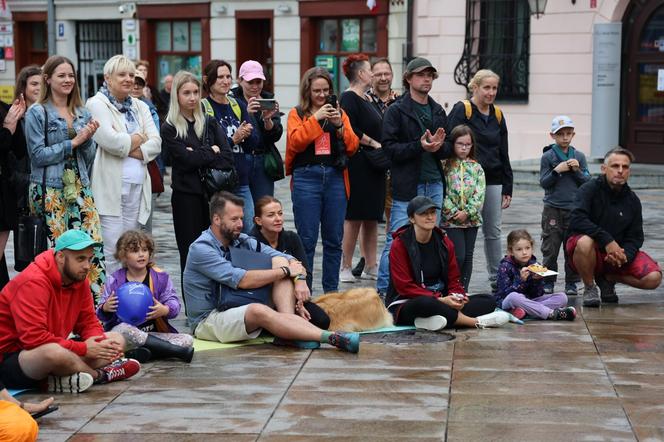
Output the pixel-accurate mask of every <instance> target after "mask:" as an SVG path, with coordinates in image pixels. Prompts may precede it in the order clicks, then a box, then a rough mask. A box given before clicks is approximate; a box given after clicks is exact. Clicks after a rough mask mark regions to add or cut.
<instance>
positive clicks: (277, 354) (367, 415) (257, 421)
mask: <svg viewBox="0 0 664 442" xmlns="http://www.w3.org/2000/svg"><path fill="white" fill-rule="evenodd" d="M288 193H289V191H288V183H287V182H285V181H282V182H280V183H278V185H277V196H278V197H280V198H281V200H282V201H283V203H284V206H285V213H287V214H291V213H292V211H291V210H290V195H289V194H288ZM638 193H639V195H640V197H641V200H642V202H643V206H644V220H645V231H646V241H645V249H646V250H647V251H648V252H649V253H650V254H651V255H652V256H653V257H654V258H655V259H658V260H660V261H661V259H662V257H663V256H664V250H663V249H664V235H663V232H662V229H663V227H662V225H663V223H662V221H663V220H664V219H663V218H664V216H663V212H662V210H661V207H662V206H663V204H664V196H662V194H661V192H660V191H656V190H647V189H645V190H639V192H638ZM541 196H542V192H541V190H540V189H537V188H517V189H516V192H515V195H514V200H513V205H512V207H511V208H509V209H508V210H506V211H505V212H504V218H503V237H504V236H505V235H506V234H507V233H508V232H509V231H510V230H511V229H515V228H527V229H528V230H529V231H530V232H531V233H532V234H533V236H535V237H536V238H537V240H539V233H540V227H539V223H540V214H541V208H542V203H541ZM288 218H289V219H288V220H287V223H286V227H287V228H288V229H293V228H294V227H293V223H292V217H291V216H290V215H288ZM155 237H156V240H157V245H158V248H159V254H158V260H157V262H158V263H159V265H160V266H161V267H162V268H164V269H166V270H167V271H168V272H169V273H170V274H171V276H172V277H173V279H174V280H175V282H176V286H179V265H178V255H177V249H176V247H175V240H174V236H173V231H172V225H171V221H170V197H169V196H168V195H167V194H164V195H161V196H160V197H159V199H158V203H157V213H156V216H155ZM381 243H382V240H381ZM477 244H478V247H477V250H476V255H475V271H474V274H473V279H472V283H471V292H473V293H477V292H486V291H487V290H488V283H487V277H486V270H485V268H484V265H483V260H484V254H483V252H482V248H481V244H482V239H481V235H480V237H479V238H478V242H477ZM8 249H11V246H10V247H8ZM536 249H537V250H539V245H537V246H536ZM356 258H357V257H356ZM9 260H10V262H11V261H12V258H11V257H10V258H9ZM320 263H321V259H320V255H317V257H316V267H315V273H316V278H315V279H316V281H317V282H316V286H315V288H316V290H317V291H318V292H320V284H319V281H320ZM561 264H562V262H561ZM560 286H561V283H559V287H560ZM348 287H351V285H346V287H344V288H348ZM618 293H619V295H620V304H619V305H612V306H604V307H602V308H600V309H592V310H589V309H583V308H582V307H580V300H577V299H575V298H571V299H570V303H571V304H574V305H576V306H577V308H578V310H579V313H580V314H579V317H578V319H577V321H575V322H572V323H570V322H564V323H563V322H548V321H537V322H528V323H527V324H526V325H523V326H517V325H513V324H509V325H508V326H506V327H504V328H501V329H491V330H462V331H451V332H450V333H451V334H452V335H453V336H454V339H453V340H450V341H447V342H436V340H435V339H430V338H431V336H429V335H424V334H422V333H421V332H417V333H416V334H415V339H411V341H412V340H415V341H418V339H417V337H418V335H419V336H421V337H422V339H421V342H416V343H408V344H404V343H389V342H388V343H384V342H383V343H381V342H380V341H378V342H376V340H371V341H372V342H371V343H370V342H365V343H363V345H362V347H361V350H360V353H359V354H357V355H350V354H345V353H341V352H339V351H336V350H334V349H331V348H322V349H320V350H314V351H302V350H291V349H283V348H277V347H273V346H271V345H260V346H249V347H239V348H233V349H226V350H209V351H204V352H197V354H196V355H195V357H194V360H193V362H192V363H191V364H190V365H187V364H182V363H178V362H171V361H160V362H156V363H149V364H144V366H143V369H142V371H141V373H140V374H139V375H137V376H136V377H135V378H134V379H131V380H129V381H126V382H118V383H114V384H110V385H106V386H100V387H94V388H92V389H91V390H89V391H88V392H86V393H84V394H81V395H78V396H71V395H60V396H58V397H57V402H58V403H59V404H60V410H59V411H58V412H56V413H53V414H51V415H49V416H47V417H45V418H42V419H41V420H40V424H41V433H40V438H41V439H43V440H67V439H69V438H71V440H81V441H92V440H94V441H97V440H99V441H115V440H118V441H119V440H141V441H160V442H164V441H169V440H178V441H179V440H185V441H188V440H191V441H198V440H208V439H209V440H221V441H224V440H228V441H254V440H261V441H300V440H302V441H304V440H306V441H309V440H335V441H336V440H382V441H384V440H387V441H389V440H394V441H397V440H398V441H403V440H421V441H425V440H427V441H428V440H432V441H433V440H450V441H458V440H462V441H463V440H496V441H498V440H500V441H502V440H505V441H511V440H537V441H544V440H563V441H569V440H653V441H654V440H664V370H663V369H662V366H663V365H664V303H663V302H662V301H664V296H663V295H662V293H663V291H662V289H661V288H660V289H658V290H655V291H653V292H639V291H637V290H634V289H629V288H627V287H623V286H619V287H618ZM177 324H178V326H179V327H180V328H181V329H184V323H183V320H182V319H179V320H178V321H177ZM411 338H412V337H411ZM425 338H426V339H425ZM388 341H389V339H388ZM24 397H25V398H26V399H29V398H33V399H37V398H38V397H40V396H39V395H34V396H33V395H30V396H24ZM24 400H25V399H24Z"/></svg>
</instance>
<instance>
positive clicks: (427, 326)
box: [415, 315, 447, 331]
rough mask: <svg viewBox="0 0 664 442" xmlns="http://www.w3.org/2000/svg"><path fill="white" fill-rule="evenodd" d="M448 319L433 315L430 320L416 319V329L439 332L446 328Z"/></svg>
mask: <svg viewBox="0 0 664 442" xmlns="http://www.w3.org/2000/svg"><path fill="white" fill-rule="evenodd" d="M446 325H447V319H445V317H444V316H441V315H433V316H429V317H428V318H415V328H417V329H419V330H429V331H438V330H442V329H444V328H445V326H446Z"/></svg>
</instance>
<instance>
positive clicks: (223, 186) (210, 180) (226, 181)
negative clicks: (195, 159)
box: [200, 117, 240, 199]
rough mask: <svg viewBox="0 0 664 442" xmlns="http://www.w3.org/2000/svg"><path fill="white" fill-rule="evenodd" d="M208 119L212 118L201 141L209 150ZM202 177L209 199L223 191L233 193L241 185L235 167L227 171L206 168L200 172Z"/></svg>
mask: <svg viewBox="0 0 664 442" xmlns="http://www.w3.org/2000/svg"><path fill="white" fill-rule="evenodd" d="M208 118H210V117H207V118H206V119H205V127H204V129H203V139H202V140H201V141H202V143H201V146H202V147H208V148H209V147H210V138H209V136H208ZM212 118H214V117H212ZM200 175H201V181H202V182H203V188H204V190H205V193H206V194H207V197H208V199H210V198H212V195H214V194H215V193H217V192H220V191H222V190H226V191H228V192H232V191H234V190H235V189H236V188H237V186H238V185H239V184H240V179H239V177H238V175H237V171H236V170H235V167H233V166H231V167H230V168H227V169H214V168H204V169H201V170H200Z"/></svg>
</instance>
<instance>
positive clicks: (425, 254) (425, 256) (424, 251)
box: [417, 236, 443, 287]
mask: <svg viewBox="0 0 664 442" xmlns="http://www.w3.org/2000/svg"><path fill="white" fill-rule="evenodd" d="M417 247H418V249H419V250H420V262H421V263H422V265H421V267H422V281H424V285H426V286H427V287H431V286H433V285H436V284H439V283H440V282H441V281H442V280H443V275H442V269H443V266H442V263H441V262H440V254H439V253H438V250H437V248H436V241H435V240H434V237H433V236H432V237H431V239H430V240H429V242H427V243H425V244H421V243H419V242H418V243H417Z"/></svg>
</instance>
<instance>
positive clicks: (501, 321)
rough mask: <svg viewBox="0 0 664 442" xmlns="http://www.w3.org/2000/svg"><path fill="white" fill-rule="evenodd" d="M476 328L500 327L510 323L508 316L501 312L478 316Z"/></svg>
mask: <svg viewBox="0 0 664 442" xmlns="http://www.w3.org/2000/svg"><path fill="white" fill-rule="evenodd" d="M475 319H477V324H475V326H476V327H477V328H487V327H500V326H502V325H505V324H507V323H508V322H510V314H509V313H507V312H504V311H501V310H498V311H495V312H492V313H488V314H486V315H482V316H478V317H477V318H475Z"/></svg>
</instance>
